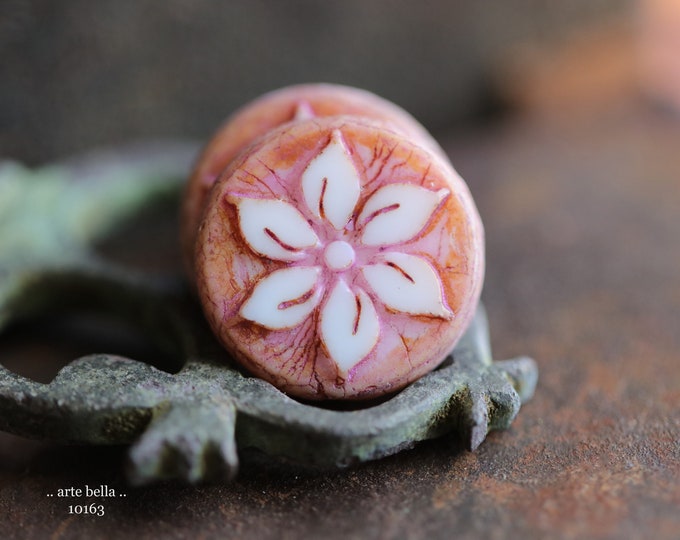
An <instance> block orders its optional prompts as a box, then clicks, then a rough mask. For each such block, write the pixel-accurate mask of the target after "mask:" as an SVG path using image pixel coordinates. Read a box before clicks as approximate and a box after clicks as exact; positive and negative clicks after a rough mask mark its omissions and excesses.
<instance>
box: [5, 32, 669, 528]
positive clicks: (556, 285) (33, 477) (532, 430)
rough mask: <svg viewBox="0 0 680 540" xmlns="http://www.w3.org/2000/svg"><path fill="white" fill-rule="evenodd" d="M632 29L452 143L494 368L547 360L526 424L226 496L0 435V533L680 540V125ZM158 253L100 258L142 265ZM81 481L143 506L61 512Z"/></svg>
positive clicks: (19, 341)
mask: <svg viewBox="0 0 680 540" xmlns="http://www.w3.org/2000/svg"><path fill="white" fill-rule="evenodd" d="M634 35H635V33H634V27H633V26H631V25H630V24H628V23H627V22H624V23H623V24H615V25H613V26H612V25H603V26H601V27H599V28H598V29H597V31H596V32H584V33H582V34H579V36H577V37H576V38H574V39H573V40H570V41H569V42H567V43H564V44H559V45H556V46H554V47H550V48H547V49H545V50H543V51H541V53H540V54H537V55H531V58H530V59H529V60H526V61H523V62H520V63H518V65H515V66H506V68H507V69H504V70H502V72H500V73H498V77H499V80H502V81H504V83H503V86H502V91H503V92H504V94H503V95H504V96H505V98H506V99H507V101H508V102H510V103H512V104H514V106H515V109H514V111H515V112H514V113H511V114H508V115H506V116H505V117H504V118H503V119H501V120H496V121H494V122H492V123H486V124H480V123H477V124H475V125H473V126H470V125H466V126H453V127H451V128H449V129H448V130H446V131H444V132H442V136H440V140H441V141H442V143H443V145H444V147H445V149H446V150H447V152H448V153H449V155H450V156H451V158H452V160H453V162H454V165H455V166H456V167H457V169H458V170H459V171H460V172H461V174H462V175H463V176H464V177H465V178H466V179H467V180H468V182H469V184H470V187H471V190H472V192H473V195H474V197H475V199H476V201H477V203H478V206H479V209H480V212H481V214H482V218H483V220H484V222H485V226H486V232H487V241H488V255H487V257H488V272H487V279H486V284H485V290H484V293H483V299H484V301H485V303H486V306H487V309H488V312H489V316H490V322H491V332H492V345H493V347H494V350H495V352H496V356H497V357H511V356H515V355H520V354H528V355H530V356H533V357H534V358H535V359H536V360H537V361H538V364H539V369H540V380H539V385H538V388H537V391H536V396H535V398H534V400H533V401H531V402H530V403H528V404H527V405H526V406H525V407H524V408H523V409H522V411H521V412H520V415H519V417H518V418H517V420H516V421H515V423H514V424H513V427H512V428H511V429H510V430H508V431H506V432H500V433H493V434H491V435H490V436H489V438H488V439H487V441H486V442H485V443H484V444H483V445H482V446H481V447H480V448H479V449H478V450H477V451H476V452H475V453H470V452H467V451H464V450H463V449H462V447H461V445H459V444H458V443H457V442H456V441H455V440H449V439H445V440H438V441H433V442H429V443H425V444H421V445H419V446H418V447H417V448H415V449H414V450H411V451H407V452H404V453H402V454H400V455H398V456H394V457H391V458H388V459H385V460H382V461H379V462H376V463H370V464H365V465H362V466H360V467H357V468H353V469H349V470H343V471H325V472H323V471H322V472H311V471H305V470H299V469H293V468H290V467H287V466H281V465H274V464H271V463H267V462H264V463H263V462H261V461H260V460H256V459H250V460H248V461H247V462H246V463H244V465H243V467H242V469H241V473H240V475H239V477H238V479H237V480H236V481H235V482H234V483H232V484H227V485H215V486H200V487H186V486H181V485H175V484H168V485H161V486H154V487H148V488H140V489H133V488H130V487H127V486H126V485H125V483H124V480H123V476H122V474H121V469H122V467H123V464H124V456H125V449H124V448H88V447H63V446H54V445H51V444H49V443H40V442H32V441H26V440H23V439H20V438H17V437H13V436H10V435H6V434H0V536H2V537H3V538H55V539H56V538H100V537H101V538H129V537H135V538H245V539H268V538H271V539H274V538H277V539H278V538H290V539H300V538H320V537H321V538H327V539H329V540H330V539H335V538H338V539H340V538H342V539H346V538H368V539H374V538H375V539H383V538H384V539H388V538H389V539H391V538H413V539H417V538H428V539H439V538H441V539H448V538H460V539H474V538H532V539H533V538H578V539H583V538H611V539H621V538H623V539H627V538H630V539H637V538H655V539H668V540H671V539H676V538H678V535H679V534H680V533H679V531H680V512H679V510H680V353H679V352H678V351H679V350H680V242H679V240H678V238H679V237H680V114H678V113H677V112H672V111H670V110H668V109H667V108H664V107H663V106H660V105H659V104H658V103H651V102H650V101H649V100H647V99H645V97H644V96H643V95H641V94H640V92H639V90H638V88H639V86H640V85H639V80H638V79H637V71H636V66H635V64H634V59H635V54H634V53H635V50H636V43H635V39H634ZM173 227H174V224H173V223H172V221H171V220H170V221H168V222H167V224H166V225H164V226H163V227H161V229H160V230H155V231H154V235H155V236H154V238H162V240H160V241H156V242H155V244H154V245H156V246H157V248H156V249H157V250H158V253H157V258H156V260H155V261H154V262H153V264H154V265H157V264H161V263H163V264H168V265H173V264H177V260H178V255H177V251H176V247H175V244H174V240H173V238H174V237H173V231H174V229H173ZM140 231H141V232H142V233H143V232H144V229H140ZM163 231H165V232H163ZM159 234H161V236H158V235H159ZM148 242H149V238H145V235H144V234H140V235H139V236H134V237H133V236H132V235H130V236H128V237H127V238H126V239H125V241H122V242H119V243H117V244H115V243H114V244H111V245H109V246H107V247H106V248H105V249H106V250H108V253H110V254H113V255H115V256H116V257H119V258H122V259H125V260H126V261H127V262H130V263H136V264H140V265H146V266H148V265H149V264H150V263H149V257H148V253H146V250H147V246H148V245H149V244H148ZM104 334H105V335H103V337H102V335H99V337H96V336H95V337H93V336H92V335H90V336H85V337H83V336H80V337H77V338H64V337H63V335H62V334H59V333H56V332H54V331H51V330H50V326H49V324H40V323H37V324H35V325H32V326H29V327H20V328H15V329H14V330H13V331H12V332H11V333H9V334H6V335H3V336H1V337H0V360H1V361H2V362H3V364H5V365H7V366H9V367H11V368H13V369H16V370H17V371H21V372H23V373H27V374H32V375H33V376H34V377H36V378H40V377H43V378H44V377H48V376H49V374H52V373H54V371H55V370H56V369H57V367H58V366H59V365H61V364H63V363H64V362H66V361H67V360H68V359H70V358H72V357H73V356H74V355H77V354H84V353H86V352H92V347H95V346H99V345H101V344H102V343H103V342H105V341H106V340H108V341H109V342H111V341H112V336H111V334H108V335H106V332H104ZM114 337H115V336H114ZM114 341H115V340H114ZM116 343H117V346H118V347H120V348H121V349H122V352H126V351H129V352H131V353H136V352H139V351H140V345H139V344H138V343H136V342H128V341H121V340H118V341H116ZM85 484H88V485H90V486H99V485H101V484H106V485H108V486H109V487H110V488H113V489H115V490H116V491H120V492H124V493H126V494H127V496H126V497H120V498H111V499H101V500H96V501H95V502H97V503H99V502H101V503H102V504H104V505H105V510H106V515H105V516H103V517H92V516H69V515H68V514H67V506H68V504H76V503H78V502H83V501H84V500H73V499H65V498H62V499H58V498H54V497H52V498H50V497H47V494H49V493H55V492H56V489H58V488H66V487H70V486H75V487H84V485H85ZM88 502H90V501H88Z"/></svg>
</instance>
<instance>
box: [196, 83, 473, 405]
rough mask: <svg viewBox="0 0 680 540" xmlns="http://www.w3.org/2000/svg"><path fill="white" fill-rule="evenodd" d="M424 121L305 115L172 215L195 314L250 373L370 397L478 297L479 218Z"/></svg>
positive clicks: (429, 353)
mask: <svg viewBox="0 0 680 540" xmlns="http://www.w3.org/2000/svg"><path fill="white" fill-rule="evenodd" d="M368 95H369V96H370V94H368ZM376 99H379V98H376ZM306 100H307V101H309V102H310V103H313V100H312V99H311V98H309V96H308V97H307V98H306ZM379 102H383V101H382V100H379ZM312 108H313V107H312ZM396 110H397V111H399V109H396ZM397 116H398V118H399V119H400V118H401V117H400V116H399V115H397ZM406 118H408V119H409V121H408V122H407V124H408V123H409V122H415V121H414V120H412V119H410V117H408V116H406ZM407 127H408V125H407ZM227 129H228V126H227V128H223V130H227ZM421 131H422V128H418V129H413V130H409V129H405V128H404V127H403V126H400V125H399V122H398V121H390V120H389V115H387V117H383V118H376V115H373V116H370V115H326V116H317V115H314V114H313V113H309V112H307V113H305V115H304V117H300V118H295V119H293V120H292V121H290V122H285V123H283V124H282V125H280V126H278V127H275V128H272V129H270V130H268V131H267V132H266V134H264V135H263V136H261V137H259V138H257V139H256V140H255V141H254V142H253V143H252V144H250V145H249V146H247V147H246V148H245V149H242V151H241V153H240V154H239V155H238V156H236V157H234V158H233V159H232V161H231V163H229V164H227V165H226V166H225V170H224V171H223V172H222V173H221V174H219V175H218V179H217V181H214V182H213V184H214V185H212V187H211V188H210V190H209V193H208V194H207V195H205V196H203V198H204V202H203V203H202V205H201V215H200V217H199V218H193V219H191V220H186V219H185V220H184V221H183V226H184V227H188V226H190V225H191V224H192V223H193V222H194V221H196V222H200V225H199V226H197V227H196V229H194V230H192V231H189V232H188V231H186V230H185V231H184V233H183V234H184V235H185V237H187V236H193V238H194V246H193V249H194V259H193V261H192V266H193V268H192V272H193V273H194V275H195V280H196V286H197V290H198V294H199V297H200V299H201V302H202V305H203V308H204V312H205V315H206V318H207V320H208V322H209V324H210V326H211V327H212V329H213V331H214V333H215V335H216V336H217V338H218V339H219V340H220V342H221V343H222V344H223V345H224V347H225V348H226V349H227V350H228V351H229V352H230V353H231V355H232V356H233V357H234V358H235V359H236V360H237V361H238V362H239V363H241V364H242V365H243V366H244V367H245V368H246V369H247V370H248V371H250V372H251V373H253V374H255V375H257V376H259V377H261V378H263V379H265V380H267V381H269V382H271V383H272V384H273V385H275V386H276V387H278V388H279V389H281V390H282V391H284V392H286V393H288V394H290V395H291V396H295V397H298V398H302V399H313V400H319V399H354V400H357V399H369V398H376V397H379V396H383V395H386V394H390V393H393V392H395V391H397V390H399V389H401V388H403V387H404V386H405V385H407V384H408V383H410V382H412V381H414V380H416V379H417V378H419V377H421V376H422V375H424V374H425V373H427V372H428V371H430V370H432V369H434V368H435V367H436V366H437V365H438V364H440V363H441V361H442V360H443V359H444V358H445V357H446V355H447V354H448V353H449V352H450V351H451V350H452V348H453V346H454V345H455V343H456V342H457V341H458V339H459V338H460V336H461V335H462V334H463V332H464V331H465V329H466V327H467V326H468V324H469V322H470V320H471V318H472V316H473V314H474V311H475V309H476V306H477V303H478V301H479V295H480V291H481V287H482V281H483V274H484V237H483V228H482V224H481V221H480V219H479V215H478V213H477V210H476V208H475V205H474V202H473V200H472V197H471V196H470V193H469V191H468V189H467V186H466V185H465V183H464V182H463V180H462V179H461V178H460V177H459V176H458V175H457V174H456V172H455V171H454V170H453V168H452V167H451V165H450V163H449V162H448V160H446V159H445V158H444V156H443V153H442V152H441V150H440V149H439V148H438V147H437V146H436V145H433V144H432V143H431V142H429V141H431V139H430V138H429V137H422V136H420V135H418V133H420V132H421ZM220 136H221V135H219V134H218V137H220ZM211 147H212V148H213V151H217V153H220V151H219V150H215V148H216V147H215V146H214V143H211V145H209V147H208V148H211ZM211 156H212V154H211V153H210V152H208V153H207V154H204V156H203V160H207V161H211V159H212V158H211ZM203 166H204V165H203V164H202V163H199V165H198V167H197V170H200V169H201V167H203Z"/></svg>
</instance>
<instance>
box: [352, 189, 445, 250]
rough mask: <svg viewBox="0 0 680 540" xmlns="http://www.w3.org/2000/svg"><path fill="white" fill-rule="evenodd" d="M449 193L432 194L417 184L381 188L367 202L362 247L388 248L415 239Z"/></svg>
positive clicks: (362, 219)
mask: <svg viewBox="0 0 680 540" xmlns="http://www.w3.org/2000/svg"><path fill="white" fill-rule="evenodd" d="M449 193H450V192H449V190H448V189H440V190H439V191H430V190H429V189H425V188H423V187H420V186H415V185H413V184H390V185H387V186H383V187H381V188H380V189H379V190H378V191H376V192H375V193H374V194H373V195H372V196H371V198H370V199H369V200H368V201H367V202H366V205H365V206H364V208H363V210H362V211H361V214H359V219H358V220H357V223H358V225H359V227H363V233H362V235H361V243H362V244H364V245H365V246H384V245H387V244H398V243H400V242H406V241H407V240H410V239H411V238H413V237H415V236H416V235H417V234H418V233H419V232H420V231H421V230H422V229H423V227H424V226H425V224H426V223H427V222H428V221H429V219H430V217H431V216H432V213H433V212H434V211H435V209H436V208H437V207H438V206H439V203H441V202H442V201H443V200H444V199H445V198H446V197H447V196H448V195H449Z"/></svg>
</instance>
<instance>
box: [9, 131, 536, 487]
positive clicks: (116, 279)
mask: <svg viewBox="0 0 680 540" xmlns="http://www.w3.org/2000/svg"><path fill="white" fill-rule="evenodd" d="M192 153H193V147H185V146H181V145H174V146H161V147H156V148H155V149H153V151H152V150H150V149H149V148H148V147H147V148H146V149H136V150H135V149H133V150H128V151H127V152H125V153H123V154H122V155H121V154H120V153H117V154H115V155H114V156H113V157H106V156H97V157H95V158H91V159H90V160H89V162H87V163H86V164H85V165H84V164H83V162H80V163H78V164H75V165H74V164H66V165H62V166H58V167H49V168H45V169H40V170H37V171H31V170H28V169H26V168H24V167H22V166H20V165H17V164H14V163H5V164H2V165H0V230H2V231H4V233H3V235H2V236H0V329H1V328H2V327H3V326H4V325H6V324H8V323H9V322H11V321H14V320H17V319H25V318H30V317H34V316H38V315H40V314H41V313H43V312H44V311H45V310H48V309H54V308H57V309H63V308H66V307H69V306H76V307H78V306H79V305H81V303H82V302H83V300H82V299H83V298H86V299H87V302H88V305H89V307H92V306H96V308H97V309H98V310H100V311H101V312H102V313H105V314H108V315H112V316H114V317H119V318H121V319H124V320H126V321H127V322H128V323H130V324H133V325H134V326H135V327H136V328H138V329H139V330H140V331H141V332H143V333H144V335H146V336H147V337H149V339H151V340H153V341H154V342H155V343H156V344H157V345H158V346H159V348H160V349H161V350H163V351H167V352H168V353H169V354H171V355H172V356H174V357H176V358H180V359H182V360H183V361H184V364H183V367H181V369H180V370H179V372H177V373H176V374H170V373H167V372H165V371H161V370H159V369H157V368H155V367H152V366H150V365H148V364H145V363H143V362H139V361H136V360H133V359H129V358H121V357H118V356H114V355H92V356H87V357H83V358H80V359H77V360H74V361H73V362H71V363H70V364H69V365H67V366H66V367H64V368H63V369H62V370H61V371H60V372H59V374H58V375H57V377H56V378H55V379H54V380H53V381H52V382H51V383H49V384H41V383H37V382H34V381H31V380H29V379H27V378H25V377H22V376H19V375H17V374H15V373H13V372H11V371H9V370H8V369H6V368H4V367H0V429H3V430H6V431H9V432H12V433H15V434H19V435H23V436H27V437H35V438H45V439H52V440H56V441H64V442H79V443H92V444H131V445H132V446H131V448H130V452H129V458H130V459H129V464H130V467H129V471H128V473H129V477H130V479H131V481H132V482H135V483H148V482H152V481H155V480H160V479H168V478H181V479H184V480H187V481H190V482H197V481H204V480H215V479H227V478H230V477H231V476H233V474H235V472H236V469H237V465H238V457H237V448H238V450H239V451H240V452H245V451H247V450H248V449H251V448H252V449H257V450H259V451H262V452H265V453H266V454H269V455H271V456H278V457H282V458H285V459H288V460H292V461H295V462H298V463H301V464H307V465H316V466H323V467H328V466H347V465H350V464H353V463H356V462H362V461H367V460H372V459H378V458H381V457H383V456H387V455H390V454H394V453H396V452H399V451H400V450H402V449H405V448H409V447H411V446H413V445H414V444H415V443H416V442H418V441H421V440H425V439H431V438H435V437H439V436H441V435H443V434H446V433H451V432H454V433H458V434H459V435H460V436H461V437H464V440H465V441H466V443H467V445H468V447H469V448H470V449H475V448H476V447H477V446H479V444H481V443H482V441H483V440H484V438H485V437H486V435H487V433H488V432H489V431H490V430H493V429H503V428H507V427H508V426H509V425H510V423H511V422H512V421H513V419H514V418H515V416H516V415H517V413H518V411H519V408H520V405H521V403H522V402H524V401H526V400H528V399H530V398H531V396H532V394H533V392H534V388H535V385H536V381H537V377H538V371H537V368H536V364H535V363H534V362H533V360H531V359H529V358H518V359H514V360H507V361H502V362H494V361H492V357H491V351H490V348H489V336H488V328H487V321H486V316H485V314H484V310H483V308H482V307H481V306H480V308H479V309H478V312H477V315H476V317H475V319H474V320H473V322H472V324H471V326H470V328H469V329H468V331H467V333H466V335H465V336H464V338H463V339H462V340H461V341H460V343H459V344H458V345H457V346H456V348H455V350H454V351H453V352H452V354H451V355H450V356H449V358H448V359H447V361H445V362H444V364H443V365H442V366H441V367H440V368H439V369H437V370H435V371H434V372H432V373H430V374H428V375H426V376H425V377H423V378H421V379H420V380H418V381H417V382H415V383H413V384H411V385H410V386H408V387H407V388H406V389H404V390H403V391H401V392H400V393H398V394H396V395H394V396H393V397H391V398H390V399H388V400H386V401H384V402H382V403H379V404H372V405H368V406H365V407H364V408H360V409H356V410H350V411H348V410H342V411H340V410H332V409H330V408H324V407H322V406H320V405H315V404H305V403H300V402H298V401H295V400H293V399H291V398H289V397H288V396H286V395H285V394H283V393H281V392H280V391H278V390H277V389H276V388H274V387H273V386H272V385H270V384H269V383H266V382H264V381H262V380H259V379H256V378H253V377H248V376H245V375H243V374H241V373H240V372H239V371H238V370H236V369H234V368H233V367H231V366H230V364H229V359H228V358H225V354H224V353H223V352H220V351H219V350H217V349H216V348H215V347H214V342H213V340H212V338H211V336H210V335H209V332H208V331H207V328H206V326H205V324H204V323H203V321H202V318H201V316H200V312H199V310H197V308H196V305H195V302H194V301H193V300H192V298H191V297H190V295H188V294H187V293H186V291H185V288H184V287H183V284H182V283H180V282H172V281H167V280H161V279H158V277H157V276H150V275H143V274H140V273H138V272H135V271H132V270H130V269H124V268H120V267H119V266H117V265H114V264H112V263H110V262H106V261H102V260H101V259H100V258H99V257H97V256H96V255H95V254H94V251H93V250H92V244H93V242H95V241H96V240H98V239H100V238H102V237H104V236H106V235H107V234H108V233H110V232H111V231H113V230H115V229H116V228H117V227H120V226H121V225H122V224H123V223H124V222H125V221H126V220H128V219H130V218H131V217H132V216H134V215H135V213H136V212H139V211H141V210H142V209H143V208H144V207H146V206H147V205H150V204H152V203H153V202H154V201H156V200H157V199H158V198H159V197H164V196H167V195H168V194H172V193H177V191H178V190H179V189H180V188H181V183H182V180H181V179H182V177H183V176H184V174H185V170H186V169H187V168H188V167H187V164H188V160H189V159H190V156H191V155H192ZM88 164H89V165H88Z"/></svg>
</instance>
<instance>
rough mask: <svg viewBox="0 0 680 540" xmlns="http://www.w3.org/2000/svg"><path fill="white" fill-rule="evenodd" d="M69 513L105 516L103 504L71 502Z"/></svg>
mask: <svg viewBox="0 0 680 540" xmlns="http://www.w3.org/2000/svg"><path fill="white" fill-rule="evenodd" d="M68 513H69V514H75V515H92V516H103V515H104V505H103V504H94V503H92V504H90V505H89V506H88V505H86V504H69V506H68Z"/></svg>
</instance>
